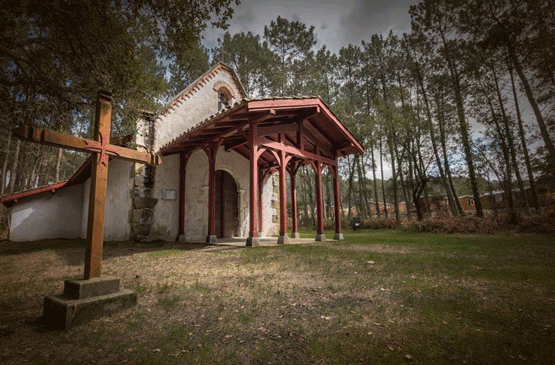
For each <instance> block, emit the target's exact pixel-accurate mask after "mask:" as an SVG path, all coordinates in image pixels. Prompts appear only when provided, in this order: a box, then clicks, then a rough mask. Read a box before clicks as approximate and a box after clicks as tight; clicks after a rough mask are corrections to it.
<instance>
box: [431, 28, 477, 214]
mask: <svg viewBox="0 0 555 365" xmlns="http://www.w3.org/2000/svg"><path fill="white" fill-rule="evenodd" d="M440 33H441V38H442V41H443V49H444V52H445V58H446V61H447V66H448V69H449V74H450V75H451V79H452V81H453V89H454V92H455V104H456V106H457V116H458V119H459V130H460V133H461V139H462V143H463V150H464V155H465V159H466V164H467V166H468V176H469V178H470V187H471V189H472V195H473V197H474V204H475V207H476V216H478V217H483V216H484V213H483V211H482V202H481V201H480V192H479V191H478V180H477V178H476V171H475V169H474V161H473V158H472V150H471V148H470V136H469V133H468V126H467V122H466V117H465V112H464V104H463V97H462V92H461V85H460V79H459V73H458V71H457V68H456V65H455V64H454V60H453V59H452V58H451V54H450V51H449V47H448V44H447V40H446V38H445V34H444V33H443V31H440Z"/></svg>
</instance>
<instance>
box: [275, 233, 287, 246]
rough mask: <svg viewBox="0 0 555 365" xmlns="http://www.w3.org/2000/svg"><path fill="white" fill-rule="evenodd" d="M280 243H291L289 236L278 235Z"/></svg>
mask: <svg viewBox="0 0 555 365" xmlns="http://www.w3.org/2000/svg"><path fill="white" fill-rule="evenodd" d="M277 243H278V245H284V244H287V243H289V237H287V235H285V236H279V237H278V241H277Z"/></svg>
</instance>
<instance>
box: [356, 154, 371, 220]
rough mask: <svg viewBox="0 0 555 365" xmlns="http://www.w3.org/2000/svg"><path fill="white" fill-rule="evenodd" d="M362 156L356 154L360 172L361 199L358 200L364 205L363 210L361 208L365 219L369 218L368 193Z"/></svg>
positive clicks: (358, 171)
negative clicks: (361, 161) (361, 164)
mask: <svg viewBox="0 0 555 365" xmlns="http://www.w3.org/2000/svg"><path fill="white" fill-rule="evenodd" d="M360 158H361V157H360V156H359V155H356V156H355V161H356V164H357V173H358V189H359V199H358V200H359V201H360V205H361V206H362V210H361V213H362V217H363V218H364V219H367V218H368V212H367V209H368V200H367V197H366V194H365V192H364V190H365V184H364V177H363V174H362V167H361V166H360Z"/></svg>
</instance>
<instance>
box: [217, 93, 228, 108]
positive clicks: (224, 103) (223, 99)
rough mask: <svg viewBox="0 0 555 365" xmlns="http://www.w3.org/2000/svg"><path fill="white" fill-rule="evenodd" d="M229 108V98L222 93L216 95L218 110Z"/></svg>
mask: <svg viewBox="0 0 555 365" xmlns="http://www.w3.org/2000/svg"><path fill="white" fill-rule="evenodd" d="M228 106H229V97H228V96H227V95H226V94H225V93H223V92H219V93H218V110H222V109H225V108H227V107H228Z"/></svg>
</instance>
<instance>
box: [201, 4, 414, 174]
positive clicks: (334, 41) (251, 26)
mask: <svg viewBox="0 0 555 365" xmlns="http://www.w3.org/2000/svg"><path fill="white" fill-rule="evenodd" d="M416 3H418V0H389V1H382V0H375V1H371V0H312V1H310V0H277V1H272V0H241V4H240V5H239V6H236V7H235V13H234V14H233V18H232V19H231V21H230V22H229V24H230V26H229V29H228V31H229V32H230V33H231V34H234V33H240V32H248V31H250V32H252V33H253V34H258V35H260V36H261V37H262V36H263V35H264V26H265V25H269V24H270V22H271V21H272V20H275V19H276V18H277V17H278V16H281V17H283V18H286V19H288V20H297V21H300V22H302V23H304V24H306V25H307V27H310V26H311V25H313V26H314V31H315V33H316V41H317V43H316V48H318V49H319V48H321V47H322V46H323V45H325V46H326V47H327V48H328V49H329V50H330V51H332V52H334V53H338V51H339V49H340V48H342V47H346V46H348V45H349V43H351V44H354V45H361V42H362V40H365V41H369V40H370V37H371V36H372V34H382V35H384V36H386V35H387V34H388V33H389V31H391V30H393V31H394V32H395V33H398V34H402V33H403V32H409V31H410V16H409V14H408V11H409V6H410V5H415V4H416ZM224 33H225V31H222V30H219V29H218V30H214V29H211V28H210V29H207V30H206V31H205V32H204V40H203V44H204V45H205V46H206V47H209V48H213V47H215V46H216V45H217V39H218V38H219V37H222V36H223V34H224ZM377 162H378V165H379V160H377ZM378 168H379V166H378ZM384 173H385V177H386V178H389V177H391V169H390V167H389V166H388V165H387V164H385V163H384Z"/></svg>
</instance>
